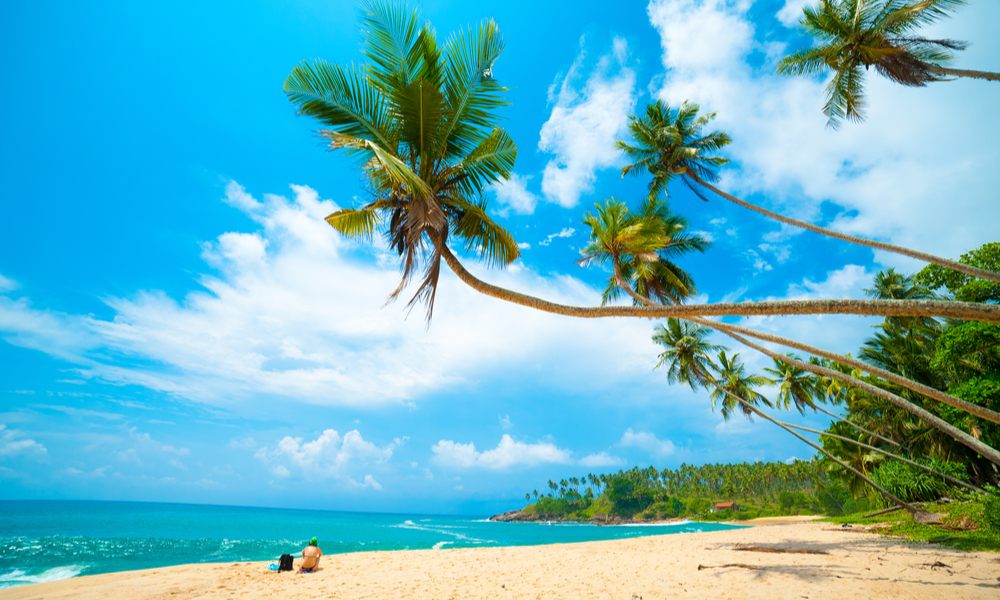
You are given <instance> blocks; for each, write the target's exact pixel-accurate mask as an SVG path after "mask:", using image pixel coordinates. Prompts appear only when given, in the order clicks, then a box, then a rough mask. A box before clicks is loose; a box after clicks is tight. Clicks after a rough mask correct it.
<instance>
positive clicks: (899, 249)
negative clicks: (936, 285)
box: [687, 172, 1000, 282]
mask: <svg viewBox="0 0 1000 600" xmlns="http://www.w3.org/2000/svg"><path fill="white" fill-rule="evenodd" d="M687 176H688V177H691V179H693V180H694V181H696V182H698V183H699V184H700V185H702V186H704V187H706V188H708V189H710V190H712V191H713V192H715V193H716V194H718V195H720V196H722V197H723V198H725V199H726V200H729V201H730V202H733V203H734V204H738V205H740V206H742V207H743V208H749V209H750V210H752V211H754V212H756V213H760V214H762V215H764V216H766V217H770V218H772V219H774V220H776V221H780V222H781V223H785V224H786V225H794V226H795V227H801V228H802V229H808V230H809V231H814V232H816V233H819V234H822V235H825V236H829V237H832V238H836V239H838V240H843V241H845V242H850V243H852V244H858V245H859V246H868V247H869V248H875V249H877V250H885V251H886V252H894V253H896V254H902V255H903V256H909V257H910V258H915V259H917V260H920V261H923V262H928V263H932V264H935V265H940V266H942V267H946V268H948V269H951V270H953V271H960V272H962V273H965V274H967V275H972V276H973V277H979V278H982V279H989V280H990V281H996V282H1000V273H994V272H993V271H987V270H985V269H980V268H977V267H973V266H970V265H964V264H962V263H960V262H958V261H954V260H949V259H947V258H942V257H940V256H935V255H933V254H927V253H926V252H920V251H919V250H911V249H910V248H906V247H903V246H896V245H895V244H886V243H884V242H876V241H874V240H869V239H866V238H862V237H857V236H854V235H847V234H846V233H840V232H839V231H834V230H832V229H827V228H825V227H820V226H818V225H813V224H812V223H806V222H805V221H799V220H798V219H791V218H789V217H786V216H784V215H779V214H778V213H776V212H772V211H770V210H767V209H766V208H762V207H760V206H757V205H756V204H751V203H749V202H747V201H746V200H740V199H739V198H737V197H736V196H733V195H731V194H727V193H726V192H723V191H722V190H720V189H719V188H717V187H715V186H714V185H712V184H710V183H706V182H705V181H702V180H701V179H700V178H698V177H697V176H695V175H694V174H692V173H691V172H688V173H687Z"/></svg>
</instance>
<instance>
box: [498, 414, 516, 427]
mask: <svg viewBox="0 0 1000 600" xmlns="http://www.w3.org/2000/svg"><path fill="white" fill-rule="evenodd" d="M513 426H514V424H513V423H511V422H510V415H505V416H503V417H500V428H501V429H510V428H511V427H513Z"/></svg>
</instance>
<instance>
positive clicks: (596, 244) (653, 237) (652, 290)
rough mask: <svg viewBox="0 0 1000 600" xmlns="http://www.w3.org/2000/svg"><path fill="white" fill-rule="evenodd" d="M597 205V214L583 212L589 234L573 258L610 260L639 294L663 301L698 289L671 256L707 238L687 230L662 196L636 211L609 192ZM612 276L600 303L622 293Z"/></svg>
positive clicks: (703, 244)
mask: <svg viewBox="0 0 1000 600" xmlns="http://www.w3.org/2000/svg"><path fill="white" fill-rule="evenodd" d="M596 206H597V214H593V215H592V214H589V213H588V214H587V215H586V216H584V218H583V223H584V224H585V225H588V226H589V227H590V231H591V236H590V242H589V243H588V244H587V246H586V247H585V248H584V249H583V250H581V251H580V253H581V254H582V255H583V258H582V259H581V260H580V261H578V263H577V264H580V265H584V266H585V265H589V264H605V263H606V262H607V261H608V260H611V261H612V263H613V264H614V265H617V266H618V268H619V270H620V275H621V276H622V277H624V278H625V280H626V281H629V282H633V285H634V286H635V288H636V289H637V290H639V293H640V294H643V295H645V296H649V297H651V298H656V299H657V301H659V302H660V303H662V304H667V303H670V304H680V303H682V302H683V301H684V300H685V299H687V298H690V297H692V296H694V295H695V294H697V289H695V285H694V279H693V278H692V277H691V276H690V275H689V274H688V273H687V272H686V271H684V269H682V268H680V267H679V266H678V265H677V264H675V263H674V262H673V261H672V260H671V259H673V258H676V257H679V256H682V255H684V254H687V253H689V252H695V251H697V252H704V251H705V250H706V249H708V248H709V247H710V246H711V244H710V242H708V241H707V240H706V239H705V238H703V237H701V236H700V235H697V234H690V233H687V232H686V231H685V230H686V229H687V221H686V220H685V219H684V218H682V217H680V216H678V215H676V214H674V213H672V212H670V209H669V208H668V207H667V205H666V202H664V201H663V200H660V199H658V198H647V199H646V200H644V201H643V203H642V205H641V206H640V207H639V210H638V211H637V212H631V211H629V209H628V207H627V206H626V205H625V204H624V203H623V202H619V201H617V200H615V199H614V198H611V199H610V200H607V201H605V202H604V203H603V204H598V205H596ZM616 277H617V274H615V275H612V276H611V277H610V278H609V279H608V284H607V286H606V287H605V290H604V293H603V294H602V296H601V304H602V305H606V304H607V303H608V302H611V301H613V300H617V299H618V298H619V297H621V296H622V295H623V292H622V290H621V287H619V286H618V283H617V281H616Z"/></svg>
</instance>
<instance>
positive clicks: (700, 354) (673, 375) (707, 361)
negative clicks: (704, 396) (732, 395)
mask: <svg viewBox="0 0 1000 600" xmlns="http://www.w3.org/2000/svg"><path fill="white" fill-rule="evenodd" d="M711 334H712V330H711V329H709V328H708V327H703V326H701V325H695V324H694V323H689V322H687V321H681V320H680V319H667V324H666V325H657V326H656V329H655V330H654V332H653V341H654V342H656V343H657V344H659V345H661V346H663V352H662V353H661V354H660V356H659V358H660V361H659V362H658V363H657V364H656V368H660V367H662V366H666V367H667V381H669V382H670V383H684V384H687V385H689V386H691V389H692V390H696V389H698V388H699V387H708V386H709V385H710V384H711V382H712V381H713V380H714V376H713V375H712V359H711V357H710V356H709V352H718V351H720V350H722V346H717V345H715V344H712V343H710V342H709V341H708V336H710V335H711Z"/></svg>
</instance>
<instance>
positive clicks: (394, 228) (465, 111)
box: [284, 0, 518, 319]
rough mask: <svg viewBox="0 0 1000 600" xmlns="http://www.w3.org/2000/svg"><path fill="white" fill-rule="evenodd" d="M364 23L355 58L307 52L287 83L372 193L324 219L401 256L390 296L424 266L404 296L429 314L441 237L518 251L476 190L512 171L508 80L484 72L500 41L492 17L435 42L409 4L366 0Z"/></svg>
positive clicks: (487, 252) (487, 253)
mask: <svg viewBox="0 0 1000 600" xmlns="http://www.w3.org/2000/svg"><path fill="white" fill-rule="evenodd" d="M363 13H364V14H363V17H362V25H363V27H364V29H365V30H366V33H367V35H366V36H365V40H364V47H363V52H364V55H365V57H366V58H367V59H368V62H367V64H365V65H364V66H362V67H354V66H348V67H342V66H340V65H335V64H331V63H328V62H326V61H323V60H314V61H312V62H304V63H302V64H300V65H298V66H297V67H295V68H294V69H293V70H292V72H291V74H290V75H289V76H288V79H287V80H286V81H285V85H284V90H285V93H286V94H287V95H288V99H289V100H291V102H292V104H294V105H295V107H296V109H297V110H298V113H299V114H303V115H308V116H311V117H313V118H315V119H316V120H318V121H319V122H320V123H322V124H323V125H324V126H325V127H326V129H323V130H321V131H320V132H319V133H320V135H322V136H323V137H324V138H326V139H327V140H328V141H329V147H330V149H332V150H343V151H345V152H346V153H347V154H348V155H350V156H352V157H354V158H356V159H357V160H358V163H359V164H361V165H363V166H362V171H363V173H364V176H365V179H366V182H367V188H368V193H369V194H370V196H371V201H370V202H368V203H367V204H365V205H364V206H362V207H360V208H345V209H342V210H338V211H337V212H335V213H333V214H332V215H330V216H329V217H327V221H328V222H329V223H330V225H332V226H333V227H334V228H336V229H337V230H338V231H340V232H341V233H342V234H344V235H346V236H349V237H354V238H364V239H368V238H370V237H371V236H372V234H373V233H374V232H375V231H376V230H380V231H381V232H382V233H383V234H384V235H385V237H386V239H387V241H388V242H389V245H390V246H391V247H392V249H393V250H394V251H395V252H396V253H397V254H398V255H399V256H400V257H402V278H401V281H400V284H399V287H398V288H397V289H396V290H395V291H394V292H393V293H392V294H391V295H390V300H391V299H393V298H395V297H396V296H397V295H398V294H399V293H400V291H402V289H403V288H404V287H405V286H406V284H407V283H408V282H409V280H410V278H411V277H412V276H413V275H414V273H416V272H417V271H418V270H420V269H421V268H422V269H423V271H424V273H423V279H422V281H421V283H420V285H419V287H418V288H417V291H416V293H415V294H414V296H413V298H412V299H411V300H410V304H409V305H410V306H411V307H412V306H413V305H414V303H416V302H418V301H421V302H423V303H424V304H426V307H427V318H428V319H429V318H430V316H431V313H432V311H433V307H434V294H435V291H436V289H437V282H438V276H439V274H440V259H441V254H440V248H441V247H443V246H445V244H447V242H448V237H449V235H455V236H457V237H458V238H459V239H461V241H462V242H464V244H465V246H466V248H467V249H468V250H470V251H474V252H476V253H478V254H479V255H480V256H481V257H482V258H484V259H485V260H486V261H487V262H488V263H491V264H497V265H506V264H509V263H510V262H511V261H513V260H515V259H516V258H517V257H518V248H517V244H516V243H515V241H514V239H513V237H512V236H511V235H510V233H508V232H507V231H506V230H505V229H504V228H503V227H500V226H499V225H497V224H496V223H495V222H493V220H492V219H490V217H489V216H488V215H487V213H486V201H485V200H484V199H483V198H482V196H483V193H484V191H486V190H487V189H488V188H489V186H490V185H491V184H492V183H494V182H497V181H501V180H505V179H507V178H509V177H510V172H511V170H512V169H513V167H514V160H515V158H516V156H517V147H516V146H515V145H514V142H513V141H511V139H510V137H509V136H508V135H507V133H506V132H505V131H504V130H503V129H501V128H500V127H497V126H496V124H497V123H498V122H499V119H498V117H497V115H496V110H497V109H498V108H500V107H502V106H504V105H506V104H507V102H505V101H504V100H503V99H502V92H504V91H505V90H506V89H507V88H505V87H502V86H501V85H500V83H499V82H498V81H497V80H496V79H495V78H494V77H493V76H492V67H493V64H494V63H495V62H496V60H497V58H498V57H499V56H500V52H501V51H502V50H503V38H502V37H501V35H500V31H499V29H498V28H497V25H496V23H494V22H493V20H487V21H484V22H483V23H481V24H480V25H479V26H478V27H477V28H471V29H469V30H468V31H465V32H460V33H458V34H455V35H453V36H452V37H451V38H450V39H449V40H448V41H447V42H446V43H445V44H444V46H443V47H442V46H440V45H439V44H438V41H437V37H436V34H435V33H434V30H433V29H432V28H431V27H430V25H428V24H421V22H420V16H419V13H418V12H417V11H409V10H407V9H406V8H405V7H402V8H400V7H393V6H390V5H388V4H383V3H381V2H378V1H377V0H372V1H371V2H368V3H367V4H365V5H363Z"/></svg>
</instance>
